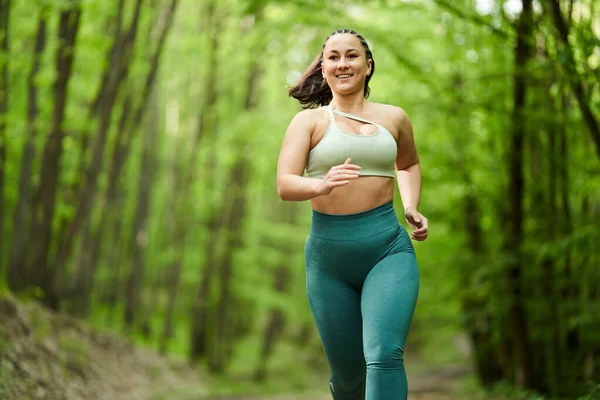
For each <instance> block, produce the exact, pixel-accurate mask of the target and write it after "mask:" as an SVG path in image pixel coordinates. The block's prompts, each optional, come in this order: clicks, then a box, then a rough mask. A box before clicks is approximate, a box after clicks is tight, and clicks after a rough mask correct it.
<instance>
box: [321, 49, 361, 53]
mask: <svg viewBox="0 0 600 400" xmlns="http://www.w3.org/2000/svg"><path fill="white" fill-rule="evenodd" d="M351 51H358V49H348V50H346V53H349V52H351ZM328 53H339V51H337V50H329V51H328Z"/></svg>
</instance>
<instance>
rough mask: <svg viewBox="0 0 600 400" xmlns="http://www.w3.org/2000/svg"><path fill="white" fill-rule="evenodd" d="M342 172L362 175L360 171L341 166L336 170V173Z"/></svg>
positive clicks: (340, 173)
mask: <svg viewBox="0 0 600 400" xmlns="http://www.w3.org/2000/svg"><path fill="white" fill-rule="evenodd" d="M342 174H350V175H356V174H358V175H360V171H355V170H353V169H343V168H340V169H338V170H336V175H342Z"/></svg>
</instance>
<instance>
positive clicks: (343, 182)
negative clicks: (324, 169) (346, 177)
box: [329, 181, 350, 188]
mask: <svg viewBox="0 0 600 400" xmlns="http://www.w3.org/2000/svg"><path fill="white" fill-rule="evenodd" d="M349 183H350V181H335V182H330V183H329V186H330V187H332V188H335V187H338V186H344V185H347V184H349Z"/></svg>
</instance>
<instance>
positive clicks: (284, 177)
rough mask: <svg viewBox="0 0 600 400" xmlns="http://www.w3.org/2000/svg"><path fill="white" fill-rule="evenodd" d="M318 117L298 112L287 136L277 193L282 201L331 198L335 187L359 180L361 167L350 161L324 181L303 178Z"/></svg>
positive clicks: (313, 113) (331, 172) (281, 160)
mask: <svg viewBox="0 0 600 400" xmlns="http://www.w3.org/2000/svg"><path fill="white" fill-rule="evenodd" d="M316 117H317V114H316V112H315V110H303V111H301V112H299V113H298V114H296V116H295V117H294V118H293V119H292V121H291V122H290V125H289V126H288V129H287V131H286V133H285V137H284V139H283V144H282V146H281V151H280V152H279V161H278V163H277V192H278V193H279V197H281V199H282V200H287V201H303V200H310V199H313V198H315V197H318V196H321V195H325V194H329V193H330V192H331V191H332V190H333V189H334V188H335V187H337V186H343V185H347V184H348V183H349V182H350V179H353V178H357V177H358V176H359V173H358V172H357V169H358V168H359V167H358V166H355V165H352V164H349V161H350V160H347V161H346V163H345V164H343V166H337V167H333V168H332V169H331V170H330V171H329V172H328V173H327V175H326V176H325V177H324V178H323V179H317V178H307V177H304V176H302V175H303V174H304V169H305V167H306V161H307V158H308V152H309V151H310V141H311V137H312V134H313V132H314V130H315V126H316ZM338 170H339V172H338Z"/></svg>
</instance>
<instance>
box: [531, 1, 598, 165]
mask: <svg viewBox="0 0 600 400" xmlns="http://www.w3.org/2000/svg"><path fill="white" fill-rule="evenodd" d="M542 4H544V2H542ZM548 7H549V8H550V14H551V18H552V21H553V22H554V26H555V27H556V30H557V31H558V40H559V41H560V42H561V43H562V46H563V50H564V52H563V54H564V56H566V62H565V63H563V66H564V68H565V69H566V71H567V73H568V75H569V79H568V81H569V84H570V85H571V89H572V90H573V94H574V95H575V98H576V99H577V103H578V104H579V109H580V111H581V115H582V116H583V120H584V122H585V124H586V125H587V127H588V130H589V132H590V135H591V136H592V141H593V143H594V146H595V149H596V154H597V156H598V158H599V159H600V124H599V123H598V119H597V118H596V116H595V115H594V112H593V111H592V108H591V105H590V104H591V102H590V96H589V94H588V93H587V91H586V88H585V86H584V81H583V77H582V76H581V75H580V74H579V72H578V71H577V68H576V66H575V56H574V55H573V48H572V47H571V45H570V44H569V26H568V25H567V22H566V21H565V19H564V17H563V15H562V12H561V10H560V2H559V0H548Z"/></svg>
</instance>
